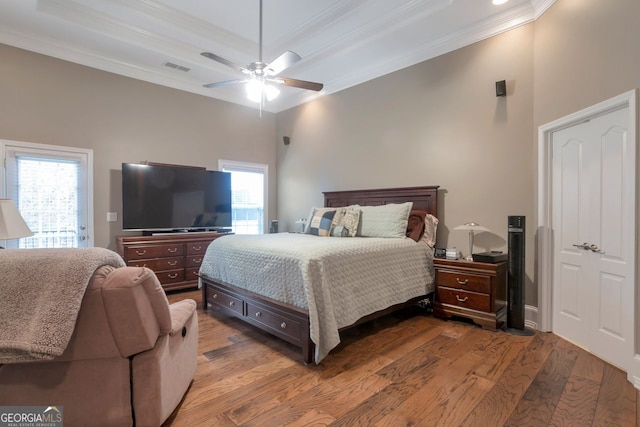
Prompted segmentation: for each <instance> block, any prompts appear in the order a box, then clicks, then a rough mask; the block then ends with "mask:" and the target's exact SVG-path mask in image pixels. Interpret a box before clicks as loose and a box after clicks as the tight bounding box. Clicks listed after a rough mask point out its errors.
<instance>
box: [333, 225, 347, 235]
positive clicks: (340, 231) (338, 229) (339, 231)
mask: <svg viewBox="0 0 640 427" xmlns="http://www.w3.org/2000/svg"><path fill="white" fill-rule="evenodd" d="M331 237H349V230H347V228H346V227H343V226H342V225H336V226H335V227H333V229H332V230H331Z"/></svg>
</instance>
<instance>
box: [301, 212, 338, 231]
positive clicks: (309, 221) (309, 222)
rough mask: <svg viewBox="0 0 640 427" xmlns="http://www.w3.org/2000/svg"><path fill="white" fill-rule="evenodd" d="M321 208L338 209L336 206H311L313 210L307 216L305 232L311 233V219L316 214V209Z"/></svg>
mask: <svg viewBox="0 0 640 427" xmlns="http://www.w3.org/2000/svg"><path fill="white" fill-rule="evenodd" d="M319 209H324V210H327V211H328V210H336V208H316V207H313V208H311V211H310V212H309V215H308V216H307V223H306V224H305V228H304V234H311V219H312V218H313V215H315V213H316V211H317V210H319Z"/></svg>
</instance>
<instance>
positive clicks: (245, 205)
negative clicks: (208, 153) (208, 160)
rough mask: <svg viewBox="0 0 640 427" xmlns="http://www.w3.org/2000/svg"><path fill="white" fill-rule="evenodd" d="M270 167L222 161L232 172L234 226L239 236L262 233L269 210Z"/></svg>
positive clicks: (227, 169) (221, 167)
mask: <svg viewBox="0 0 640 427" xmlns="http://www.w3.org/2000/svg"><path fill="white" fill-rule="evenodd" d="M268 168H269V166H268V165H263V164H256V163H244V162H233V161H229V160H220V161H219V162H218V170H221V171H223V172H230V173H231V213H232V224H233V225H232V227H233V232H234V233H236V234H262V233H264V230H265V222H266V219H265V212H268V210H267V200H268V198H267V185H268Z"/></svg>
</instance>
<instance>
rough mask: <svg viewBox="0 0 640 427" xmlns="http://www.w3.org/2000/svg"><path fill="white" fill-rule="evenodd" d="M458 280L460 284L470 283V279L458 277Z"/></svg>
mask: <svg viewBox="0 0 640 427" xmlns="http://www.w3.org/2000/svg"><path fill="white" fill-rule="evenodd" d="M456 282H458V285H466V284H467V283H469V279H464V280H460V279H458V278H457V277H456Z"/></svg>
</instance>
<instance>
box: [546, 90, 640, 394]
mask: <svg viewBox="0 0 640 427" xmlns="http://www.w3.org/2000/svg"><path fill="white" fill-rule="evenodd" d="M637 98H638V90H637V89H633V90H630V91H628V92H625V93H623V94H621V95H618V96H616V97H613V98H611V99H608V100H606V101H603V102H600V103H598V104H596V105H593V106H591V107H588V108H585V109H583V110H580V111H578V112H575V113H573V114H569V115H568V116H565V117H562V118H560V119H557V120H554V121H553V122H550V123H547V124H544V125H542V126H540V127H539V128H538V187H537V188H538V195H537V204H538V207H537V229H536V240H537V251H536V257H537V268H536V276H537V283H538V329H539V330H541V331H544V332H550V331H551V328H552V314H553V250H554V248H553V224H552V213H553V206H552V196H553V194H552V184H553V183H552V182H551V173H552V169H551V168H552V137H553V132H555V131H558V130H560V129H565V128H568V127H571V126H574V125H576V124H579V123H582V122H584V121H586V120H589V119H591V118H594V117H598V116H602V115H604V114H607V113H609V112H611V111H615V110H619V109H622V108H626V107H628V108H629V111H628V114H629V129H628V139H629V141H633V143H634V144H635V145H636V147H637V143H638V139H637V135H638V132H637ZM639 151H640V150H638V149H636V165H638V159H637V157H638V152H639ZM638 169H639V168H638V167H636V178H635V182H636V204H635V206H636V209H635V210H636V214H635V217H636V219H635V223H636V227H635V234H636V236H635V242H636V243H635V252H636V254H635V255H636V259H635V266H636V267H635V272H636V273H635V274H636V281H637V279H638V258H637V257H638V212H639V209H638V203H639V200H640V197H638V191H639V190H640V185H639V184H638V172H639V171H638ZM636 288H637V285H636ZM638 294H639V293H638V292H637V290H636V292H635V295H636V300H635V301H634V329H633V337H634V345H633V348H634V354H633V355H630V360H629V363H628V365H627V366H626V368H627V377H628V379H629V381H631V382H632V383H633V384H634V386H635V387H636V388H638V389H640V354H638V342H639V339H638V334H639V333H640V327H638V321H639V319H638V307H640V304H638V299H639V295H638Z"/></svg>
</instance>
